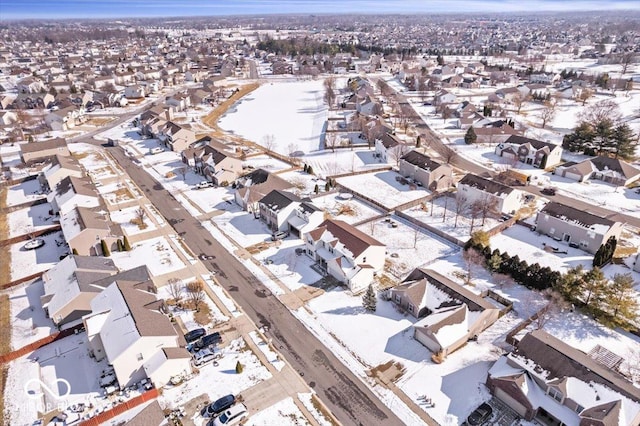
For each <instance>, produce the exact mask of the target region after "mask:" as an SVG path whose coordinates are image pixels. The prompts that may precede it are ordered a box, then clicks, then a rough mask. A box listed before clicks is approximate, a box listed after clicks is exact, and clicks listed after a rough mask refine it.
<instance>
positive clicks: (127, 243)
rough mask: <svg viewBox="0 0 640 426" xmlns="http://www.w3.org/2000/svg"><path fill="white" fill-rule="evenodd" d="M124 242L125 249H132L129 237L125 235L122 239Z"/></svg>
mask: <svg viewBox="0 0 640 426" xmlns="http://www.w3.org/2000/svg"><path fill="white" fill-rule="evenodd" d="M122 244H123V246H124V249H125V251H131V245H130V244H129V239H128V238H127V236H126V235H125V236H124V238H123V240H122Z"/></svg>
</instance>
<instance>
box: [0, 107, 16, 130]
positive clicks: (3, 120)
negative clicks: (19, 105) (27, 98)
mask: <svg viewBox="0 0 640 426" xmlns="http://www.w3.org/2000/svg"><path fill="white" fill-rule="evenodd" d="M0 108H1V107H0ZM16 121H18V116H17V115H16V113H15V112H13V111H0V126H10V125H12V124H13V123H15V122H16Z"/></svg>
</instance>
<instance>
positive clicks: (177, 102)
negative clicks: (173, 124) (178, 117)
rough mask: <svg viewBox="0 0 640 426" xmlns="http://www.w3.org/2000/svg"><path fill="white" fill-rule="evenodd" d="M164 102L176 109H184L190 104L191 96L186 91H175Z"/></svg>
mask: <svg viewBox="0 0 640 426" xmlns="http://www.w3.org/2000/svg"><path fill="white" fill-rule="evenodd" d="M165 103H166V104H167V105H169V106H171V107H173V108H175V109H176V110H178V111H184V110H185V109H187V108H189V107H190V106H191V98H190V97H189V94H187V93H176V94H175V95H173V96H171V97H170V98H168V99H167V100H166V101H165Z"/></svg>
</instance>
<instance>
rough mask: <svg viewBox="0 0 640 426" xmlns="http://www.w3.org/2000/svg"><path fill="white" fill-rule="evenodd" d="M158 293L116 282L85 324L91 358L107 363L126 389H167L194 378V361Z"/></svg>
mask: <svg viewBox="0 0 640 426" xmlns="http://www.w3.org/2000/svg"><path fill="white" fill-rule="evenodd" d="M154 289H155V287H154V286H153V283H152V282H151V281H145V282H136V281H128V280H118V281H113V282H112V284H110V285H109V286H108V287H107V288H106V289H105V290H104V291H103V292H102V293H100V294H99V295H98V296H96V297H95V298H94V299H93V300H92V301H91V311H92V313H91V314H89V315H86V316H85V317H84V318H83V321H84V325H85V328H86V330H87V338H88V339H89V349H90V350H91V353H92V354H93V355H94V356H95V358H96V360H98V361H99V360H102V359H104V358H105V357H106V358H107V360H108V362H109V364H111V365H112V366H113V369H114V371H115V375H116V378H117V379H118V384H119V385H120V386H121V387H125V386H131V385H133V384H134V383H137V382H140V381H141V380H143V379H147V378H148V379H150V380H151V382H152V383H153V384H154V385H155V386H156V387H162V386H164V385H166V384H167V383H169V381H170V379H171V378H172V377H174V376H181V375H188V374H191V371H192V370H191V364H190V361H191V355H190V354H189V352H187V351H186V350H185V349H184V348H181V347H180V345H181V343H184V342H183V341H181V340H182V339H181V336H180V335H179V334H178V332H177V331H176V329H175V328H174V327H173V325H172V323H171V321H170V320H169V318H168V317H167V316H165V315H164V314H162V313H161V307H162V300H158V299H157V298H156V295H155V294H154V293H152V292H151V291H153V290H154Z"/></svg>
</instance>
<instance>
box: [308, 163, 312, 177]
mask: <svg viewBox="0 0 640 426" xmlns="http://www.w3.org/2000/svg"><path fill="white" fill-rule="evenodd" d="M307 173H309V174H310V175H312V174H313V168H312V167H311V165H308V166H307Z"/></svg>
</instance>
